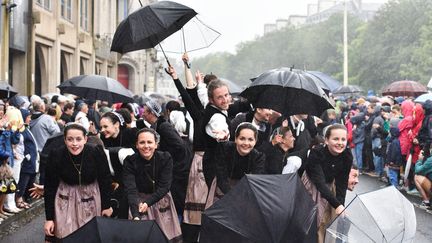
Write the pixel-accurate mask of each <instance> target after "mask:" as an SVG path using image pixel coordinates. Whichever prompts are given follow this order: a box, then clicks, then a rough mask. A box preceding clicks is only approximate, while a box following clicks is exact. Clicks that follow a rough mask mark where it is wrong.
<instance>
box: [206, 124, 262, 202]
mask: <svg viewBox="0 0 432 243" xmlns="http://www.w3.org/2000/svg"><path fill="white" fill-rule="evenodd" d="M257 136H258V130H257V128H256V127H255V126H254V125H253V124H252V123H249V122H243V123H240V124H239V126H238V127H237V129H236V130H235V141H234V142H232V141H229V142H225V143H221V144H219V145H218V146H219V147H218V149H217V152H216V158H215V161H217V168H216V181H217V188H218V189H219V190H220V192H219V190H218V189H216V187H215V186H214V185H212V187H211V188H210V192H209V200H208V201H207V206H206V207H208V206H209V205H211V204H212V203H214V201H215V200H214V199H216V200H217V198H220V197H221V196H222V195H223V194H226V193H228V192H229V191H230V190H231V188H232V187H233V186H234V185H235V184H236V183H237V182H238V181H239V180H240V179H241V178H242V177H243V176H244V175H245V174H264V173H265V155H264V154H263V153H261V152H259V151H258V150H256V149H254V147H255V144H256V142H257V138H258V137H257ZM212 196H213V197H214V199H213V200H211V199H212V198H211V197H212Z"/></svg>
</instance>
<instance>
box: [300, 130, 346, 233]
mask: <svg viewBox="0 0 432 243" xmlns="http://www.w3.org/2000/svg"><path fill="white" fill-rule="evenodd" d="M346 145H347V129H346V128H345V126H344V125H341V124H334V125H331V126H329V127H328V128H327V129H326V131H325V145H324V146H317V147H315V148H313V149H311V151H310V154H309V157H308V159H307V161H306V173H305V174H303V177H302V180H303V183H304V184H305V187H306V189H307V190H308V191H309V192H310V193H311V194H312V198H313V199H314V201H315V202H316V203H317V205H318V215H317V220H318V242H323V240H324V232H325V229H326V225H327V224H328V223H329V222H330V221H331V220H333V219H334V218H335V216H336V215H339V214H341V213H342V212H343V211H344V210H345V207H344V203H345V195H346V190H347V189H348V176H349V173H350V170H351V165H352V161H353V157H352V154H351V151H350V150H349V149H347V146H346Z"/></svg>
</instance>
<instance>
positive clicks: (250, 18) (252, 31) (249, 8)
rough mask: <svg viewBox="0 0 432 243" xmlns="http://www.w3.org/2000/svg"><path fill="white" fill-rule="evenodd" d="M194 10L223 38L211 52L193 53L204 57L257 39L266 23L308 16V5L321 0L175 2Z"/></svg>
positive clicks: (232, 51)
mask: <svg viewBox="0 0 432 243" xmlns="http://www.w3.org/2000/svg"><path fill="white" fill-rule="evenodd" d="M174 1H176V2H178V3H181V4H184V5H186V6H188V7H191V8H193V9H194V10H195V11H196V12H198V17H199V18H200V19H201V20H202V21H203V22H204V23H206V24H207V25H209V26H210V27H212V28H214V29H215V30H217V31H219V32H220V33H221V34H222V35H221V36H220V37H219V39H218V40H216V42H215V43H213V45H212V46H210V47H209V48H208V49H207V50H200V51H196V52H194V53H191V56H201V55H205V54H207V53H209V52H217V51H228V52H231V53H234V52H235V47H236V45H237V44H238V43H240V42H242V41H248V40H253V39H254V38H255V37H256V36H261V35H262V34H263V32H264V24H266V23H275V21H276V20H277V19H279V18H283V19H287V18H288V16H289V15H293V14H297V15H306V14H307V4H308V3H316V2H317V0H265V1H261V0H260V1H258V0H174Z"/></svg>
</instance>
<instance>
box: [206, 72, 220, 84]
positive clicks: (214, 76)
mask: <svg viewBox="0 0 432 243" xmlns="http://www.w3.org/2000/svg"><path fill="white" fill-rule="evenodd" d="M216 79H218V77H217V76H216V75H214V74H213V73H210V74H206V75H205V76H204V83H205V84H207V85H208V84H209V83H210V82H211V81H213V80H216Z"/></svg>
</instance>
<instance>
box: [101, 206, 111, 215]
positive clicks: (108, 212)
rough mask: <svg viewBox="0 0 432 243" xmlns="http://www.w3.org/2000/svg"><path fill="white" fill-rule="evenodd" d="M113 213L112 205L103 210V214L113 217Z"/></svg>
mask: <svg viewBox="0 0 432 243" xmlns="http://www.w3.org/2000/svg"><path fill="white" fill-rule="evenodd" d="M112 213H113V209H112V208H111V207H110V208H107V209H104V210H102V216H106V217H111V214H112Z"/></svg>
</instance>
